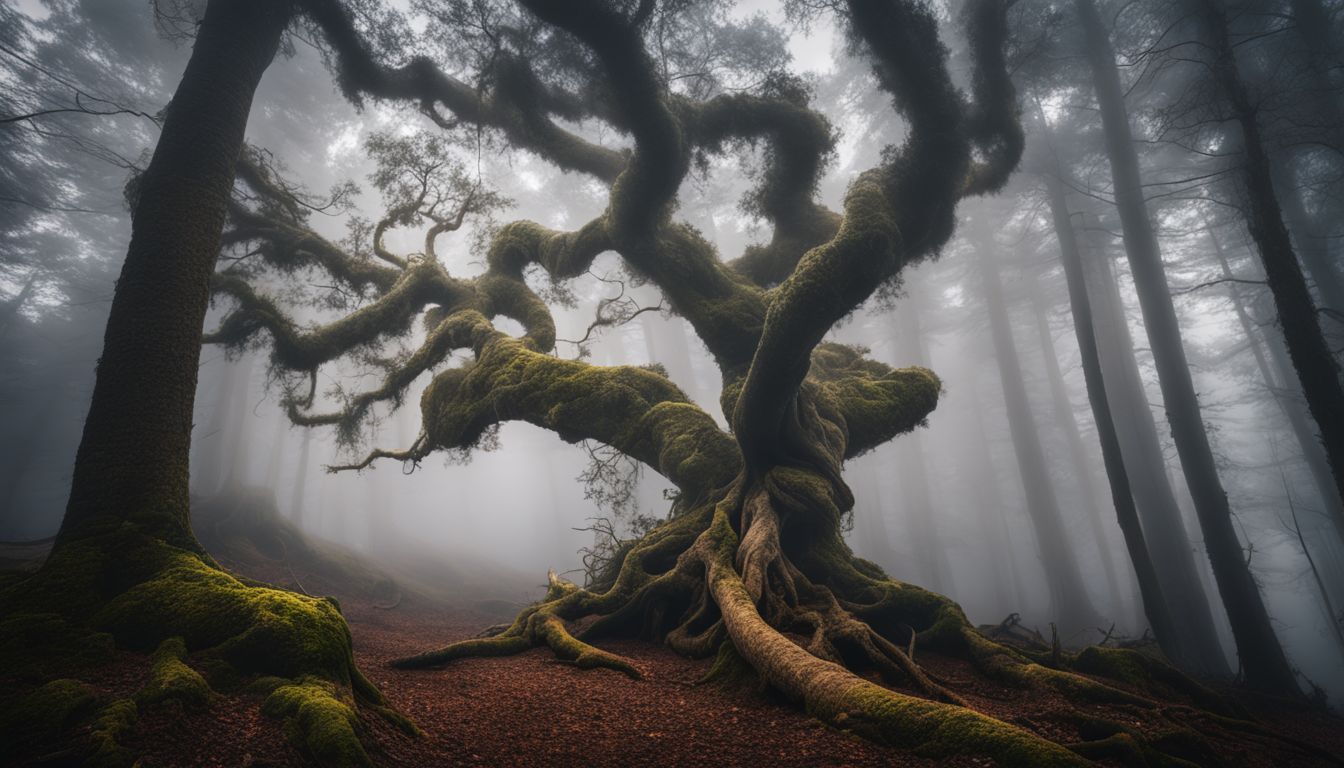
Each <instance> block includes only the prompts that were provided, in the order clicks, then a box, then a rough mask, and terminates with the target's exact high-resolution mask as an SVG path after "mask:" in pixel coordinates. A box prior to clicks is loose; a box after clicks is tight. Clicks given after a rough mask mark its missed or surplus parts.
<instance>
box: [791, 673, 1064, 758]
mask: <svg viewBox="0 0 1344 768" xmlns="http://www.w3.org/2000/svg"><path fill="white" fill-rule="evenodd" d="M838 704H839V706H838V707H837V708H836V709H835V710H834V711H814V714H816V715H817V716H819V717H821V718H822V719H824V720H826V721H828V722H831V723H832V724H834V725H836V726H837V727H839V728H843V729H845V730H849V731H853V732H855V733H858V734H859V735H862V736H865V737H867V738H869V739H872V740H873V741H877V742H879V743H886V744H892V745H894V746H908V747H915V748H916V750H917V752H918V753H919V754H920V755H923V756H925V757H931V758H944V757H948V756H951V755H955V754H984V755H989V756H991V757H993V759H994V760H995V762H996V763H997V764H998V765H1001V766H1005V767H1006V768H1007V767H1010V766H1021V767H1022V768H1050V767H1051V766H1080V765H1087V761H1086V760H1083V759H1082V758H1081V757H1079V756H1078V755H1075V754H1074V753H1072V752H1070V751H1069V750H1067V749H1065V748H1063V747H1061V746H1059V745H1058V744H1055V743H1053V742H1050V741H1048V740H1046V739H1043V738H1041V737H1039V736H1035V735H1033V734H1031V733H1028V732H1027V731H1024V730H1022V729H1021V728H1018V727H1016V726H1013V725H1009V724H1008V723H1005V722H1002V721H1000V720H995V719H994V718H991V717H988V716H986V715H982V714H980V713H979V712H975V711H974V710H970V709H965V708H962V707H954V706H950V705H947V704H939V703H936V702H931V701H928V700H925V699H917V698H914V697H910V696H903V695H900V694H895V693H893V692H892V691H889V690H887V689H886V688H883V687H881V686H879V685H874V684H873V683H869V682H865V681H860V682H857V683H855V684H854V685H853V686H852V687H851V688H850V689H849V690H848V691H846V692H845V694H844V695H843V696H842V697H841V699H840V700H839V702H838Z"/></svg>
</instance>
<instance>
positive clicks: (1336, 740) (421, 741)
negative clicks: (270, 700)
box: [0, 537, 1344, 768]
mask: <svg viewBox="0 0 1344 768" xmlns="http://www.w3.org/2000/svg"><path fill="white" fill-rule="evenodd" d="M203 538H204V537H203ZM214 554H215V556H216V557H217V559H218V560H219V561H220V563H221V564H222V565H224V566H225V567H226V568H228V569H229V570H231V571H234V572H236V573H240V574H242V575H245V576H248V577H250V578H253V579H257V580H260V581H266V582H269V583H271V584H274V585H276V586H280V587H284V588H288V589H296V590H300V591H306V592H308V593H311V594H321V595H332V596H334V597H336V598H337V599H338V600H339V601H340V604H341V607H342V612H343V613H344V615H345V617H346V619H347V621H348V622H349V625H350V629H351V632H352V634H353V637H354V649H355V658H356V661H357V662H358V664H359V666H360V668H361V669H362V670H363V671H364V672H365V674H366V675H367V676H368V677H369V678H370V679H371V680H372V681H373V682H374V683H375V684H377V685H378V687H379V688H380V689H381V690H382V691H383V694H384V695H385V696H386V697H387V699H388V702H389V703H390V704H391V705H392V706H393V707H394V708H396V709H397V710H398V711H400V712H401V713H403V714H405V715H407V716H409V717H410V718H411V719H412V720H413V721H414V722H415V723H416V724H417V725H418V726H419V727H420V728H421V729H422V730H423V732H424V735H423V737H419V738H417V737H413V736H408V735H406V734H404V733H402V732H401V731H399V730H397V729H395V728H393V727H392V726H390V725H387V724H385V721H384V720H381V719H380V718H378V717H377V716H376V715H375V714H373V713H372V712H369V713H366V714H367V715H368V716H367V717H366V718H365V721H366V722H367V723H369V724H370V728H371V732H370V733H368V734H366V735H367V736H368V737H369V738H367V739H366V742H368V743H369V745H370V747H371V749H370V753H371V756H372V757H373V758H374V759H375V761H377V762H378V763H379V764H380V765H390V766H433V765H451V766H594V767H601V766H744V767H745V766H753V767H754V766H770V768H785V767H788V766H800V767H801V766H809V767H811V766H817V767H821V766H837V767H838V766H855V767H856V768H857V767H858V766H893V765H894V766H925V765H953V766H976V765H992V764H993V763H992V762H990V761H988V760H984V759H976V758H967V757H961V758H956V759H954V760H952V761H944V762H939V761H935V760H930V759H926V758H922V757H920V756H918V755H915V754H914V753H912V752H909V751H901V750H895V749H890V748H886V747H881V746H878V745H876V744H873V743H871V742H868V741H864V740H861V739H859V738H857V737H854V736H851V735H849V734H846V733H844V732H841V731H838V730H835V729H833V728H829V727H827V726H824V725H822V724H821V723H820V722H818V721H816V720H814V719H812V718H810V717H808V716H807V715H806V714H804V713H803V712H802V711H801V710H799V709H798V708H796V707H794V706H792V705H791V704H789V703H788V702H786V701H783V700H782V699H780V698H778V697H777V696H775V695H773V694H771V693H769V692H766V691H761V690H758V689H756V688H755V687H753V686H751V685H750V684H747V685H742V684H739V685H736V686H730V685H726V684H707V685H696V684H695V683H696V681H697V680H699V679H700V678H701V677H703V676H704V675H705V673H706V672H707V671H708V669H709V666H710V664H711V660H708V659H706V660H690V659H685V658H682V657H680V656H678V655H677V654H675V653H673V652H672V651H671V650H669V649H668V648H666V647H664V646H660V645H656V644H653V643H649V642H642V641H637V640H608V641H604V642H602V643H601V646H602V647H603V648H606V649H608V650H612V651H615V652H616V653H619V654H622V655H624V656H626V657H628V658H630V659H632V660H634V662H635V663H636V664H637V665H638V666H639V667H640V668H642V669H643V670H645V672H646V676H645V678H644V679H642V680H631V679H629V678H627V677H625V676H623V675H620V674H618V673H616V672H612V671H608V670H600V669H599V670H591V671H580V670H578V669H576V668H574V667H572V666H567V665H565V664H562V663H557V662H556V661H555V659H554V656H553V654H551V653H550V652H549V651H546V650H542V649H538V650H534V651H531V652H529V653H524V654H521V655H518V656H512V657H506V658H495V659H468V660H462V661H458V662H454V663H453V664H451V665H450V666H448V667H446V668H444V669H439V670H406V671H403V670H397V669H392V668H391V667H389V666H388V665H387V662H388V661H389V660H391V659H394V658H397V657H401V656H407V655H411V654H414V653H418V652H420V651H424V650H427V649H430V648H434V647H437V646H440V645H443V644H445V643H447V642H449V641H453V640H459V639H464V638H468V637H472V636H474V635H476V634H477V633H478V632H479V631H480V630H481V629H482V628H484V627H486V626H489V625H492V624H497V623H499V622H502V621H509V620H511V619H512V618H513V615H514V614H515V613H516V612H517V610H518V609H519V608H520V607H521V605H519V604H515V603H511V602H506V601H504V600H500V599H487V600H481V601H473V600H472V599H471V598H470V597H466V594H467V593H458V594H457V595H452V596H445V595H443V594H440V595H439V596H438V597H437V598H430V597H425V596H424V595H422V594H416V593H412V592H409V591H406V592H401V593H400V594H398V592H399V590H396V589H393V590H392V591H391V592H389V591H387V589H386V584H384V585H383V587H380V588H379V589H377V590H371V589H370V588H369V584H370V583H371V580H370V579H369V578H368V573H367V572H365V573H364V574H363V575H361V576H360V577H359V578H356V579H350V580H343V579H342V578H340V577H338V576H336V575H335V574H334V573H333V571H332V570H330V568H312V569H308V568H305V567H304V566H303V565H302V564H296V563H293V562H290V561H288V560H287V559H277V558H272V557H266V556H261V555H259V554H258V553H257V551H256V550H253V549H251V548H250V547H244V548H241V549H240V548H237V547H231V548H229V550H228V552H220V551H215V552H214ZM346 562H347V563H348V562H349V561H346ZM538 581H540V580H538ZM536 591H537V593H538V594H540V592H541V587H540V586H538V588H537V590H536ZM499 593H500V592H499V591H496V594H499ZM475 594H480V593H479V592H475ZM379 606H391V607H379ZM919 660H920V662H921V663H922V664H923V665H925V666H926V667H928V668H931V669H932V670H934V671H936V672H937V673H939V674H940V675H941V676H942V677H944V678H946V679H951V680H958V679H963V680H970V679H972V677H973V676H972V675H971V674H970V671H969V670H968V669H962V668H961V667H960V666H959V665H960V664H961V662H956V661H953V660H950V659H944V658H939V657H937V656H934V655H932V654H924V655H923V656H922V657H921V658H920V659H919ZM148 665H149V661H148V657H146V656H144V655H142V654H134V653H127V652H119V653H118V655H117V657H116V661H115V662H114V663H113V664H110V665H106V666H104V667H103V668H102V669H100V670H99V671H98V672H97V673H96V674H95V676H94V677H93V678H92V679H89V680H88V682H89V683H90V684H91V685H92V686H93V687H94V688H95V689H96V690H99V691H100V692H103V693H108V694H120V695H129V694H130V693H132V692H134V691H135V690H136V688H138V687H139V686H140V685H141V684H143V681H144V680H145V678H146V676H147V674H148ZM1112 684H1114V682H1113V681H1112ZM958 693H959V694H961V695H962V696H964V697H965V698H967V699H968V701H969V702H970V703H971V704H972V705H973V706H974V707H975V708H976V709H979V710H981V711H983V712H986V713H989V714H991V715H993V716H995V717H998V718H1000V719H1003V720H1007V721H1009V722H1013V723H1015V724H1018V725H1020V726H1022V727H1024V728H1027V729H1028V730H1031V731H1034V732H1037V733H1040V734H1043V735H1046V736H1048V737H1050V738H1052V739H1055V740H1057V741H1065V742H1067V741H1072V740H1076V739H1077V738H1078V734H1077V732H1076V730H1074V726H1071V725H1067V723H1069V722H1074V721H1076V717H1074V716H1075V715H1077V714H1080V713H1082V714H1090V715H1097V716H1104V717H1108V718H1112V719H1115V718H1119V719H1121V720H1123V721H1124V722H1132V723H1134V725H1135V727H1136V728H1138V729H1139V730H1143V728H1144V725H1143V723H1142V722H1141V718H1136V716H1135V715H1134V713H1125V712H1122V711H1119V710H1116V709H1112V708H1108V707H1106V706H1102V705H1093V704H1085V703H1083V704H1080V703H1079V702H1077V701H1072V700H1068V699H1066V698H1064V697H1062V696H1058V695H1055V694H1049V693H1044V692H1041V691H1030V692H1028V691H1021V690H1015V689H1008V688H1000V687H995V686H993V685H989V684H986V683H984V682H983V680H982V679H981V680H978V681H977V682H975V683H974V684H969V683H968V685H967V686H966V687H964V688H958ZM261 704H262V697H261V696H260V695H251V694H247V693H231V694H228V695H222V696H219V697H217V698H216V699H215V700H213V701H212V702H211V703H210V705H209V706H208V708H207V709H205V710H204V711H200V712H183V711H174V710H171V709H159V710H151V711H148V712H145V713H143V714H142V716H141V718H140V721H139V723H138V724H137V726H136V728H135V731H134V733H133V734H131V735H130V736H129V737H128V738H126V739H125V740H124V742H123V743H124V745H125V746H126V747H129V748H130V749H132V750H134V751H135V752H136V753H138V754H139V755H140V758H141V759H140V763H139V765H141V766H143V768H156V767H160V766H163V767H167V766H230V767H232V766H301V765H310V764H311V763H310V762H308V761H307V760H305V758H304V756H303V755H302V754H301V753H300V752H299V751H298V750H297V749H296V748H295V747H294V746H293V745H291V744H290V742H289V741H288V740H287V739H286V737H285V734H284V732H283V730H282V729H281V728H279V727H277V723H276V722H275V721H274V720H272V719H270V718H267V717H266V716H265V715H263V714H262V712H261ZM1242 704H1243V705H1244V706H1246V707H1247V709H1248V710H1249V711H1250V713H1251V714H1252V715H1253V716H1254V718H1255V719H1256V720H1257V721H1258V723H1259V724H1260V725H1261V726H1262V727H1263V728H1264V729H1265V731H1267V732H1268V733H1270V734H1272V735H1270V736H1266V737H1257V738H1255V739H1250V740H1238V741H1237V742H1236V743H1226V744H1213V745H1212V746H1213V748H1214V749H1215V751H1216V752H1217V757H1218V762H1220V763H1222V764H1225V765H1229V766H1291V765H1340V764H1341V763H1340V762H1339V761H1338V757H1334V756H1339V755H1344V723H1341V721H1340V720H1339V719H1337V718H1335V717H1333V716H1330V715H1327V714H1325V713H1323V712H1320V711H1303V710H1294V711H1286V710H1281V709H1276V708H1274V707H1272V706H1266V705H1264V704H1257V703H1256V702H1253V701H1249V700H1242ZM1126 718H1128V719H1126ZM1285 745H1287V746H1285ZM1299 747H1300V748H1299ZM1313 751H1314V753H1315V754H1312V752H1313ZM61 758H62V755H61V754H60V753H59V752H56V753H51V754H43V755H28V756H26V757H24V758H21V759H20V762H18V763H17V764H19V765H59V764H62V759H61ZM8 759H13V756H11V757H10V758H6V757H4V756H3V755H0V764H7V760H8ZM1201 762H1204V761H1201ZM1210 764H1213V763H1212V761H1210Z"/></svg>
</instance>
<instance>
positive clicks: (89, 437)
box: [60, 0, 292, 549]
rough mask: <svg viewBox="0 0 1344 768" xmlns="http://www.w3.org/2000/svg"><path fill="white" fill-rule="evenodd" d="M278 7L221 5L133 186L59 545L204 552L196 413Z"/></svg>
mask: <svg viewBox="0 0 1344 768" xmlns="http://www.w3.org/2000/svg"><path fill="white" fill-rule="evenodd" d="M291 12H292V9H291V5H290V3H289V2H285V1H284V0H233V1H232V2H222V1H221V0H213V1H212V2H210V3H209V5H208V6H207V7H206V11H205V17H204V19H203V20H202V22H201V25H200V27H199V30H198V34H197V38H196V43H195V47H194V49H193V51H192V55H191V59H190V61H188V63H187V68H186V72H185V73H184V74H183V76H182V82H181V84H180V85H179V86H178V89H177V92H176V94H175V95H174V96H173V101H172V103H171V104H170V105H169V106H168V111H167V115H166V116H165V119H164V124H163V131H162V133H161V134H160V137H159V142H158V145H157V146H156V147H155V149H154V157H153V159H152V160H151V161H150V163H149V167H148V168H147V169H146V170H145V172H144V174H143V175H142V176H141V177H140V180H139V185H138V187H139V189H138V196H137V198H138V199H137V200H136V201H135V204H134V206H133V221H132V230H131V243H130V247H129V249H128V251H127V255H126V263H125V265H124V266H123V267H122V271H121V276H120V278H119V279H118V281H117V290H116V294H115V295H114V297H113V299H112V307H111V312H110V314H109V316H108V322H107V331H106V334H105V335H104V342H103V354H102V357H101V359H100V360H99V363H98V371H97V377H96V383H95V384H94V391H93V400H92V404H91V405H90V407H89V416H88V420H87V421H86V422H85V425H84V436H83V440H82V442H81V443H80V446H79V451H78V454H77V456H76V459H75V469H74V479H73V482H72V484H71V489H70V500H69V503H68V505H67V507H66V513H65V520H64V522H63V524H62V528H61V536H60V540H61V542H62V543H63V542H65V541H69V540H71V539H74V538H79V537H81V536H83V535H85V534H86V532H87V533H93V532H96V531H97V529H98V528H99V526H98V525H96V524H93V523H95V522H96V521H98V520H100V519H101V520H106V521H126V520H134V521H135V522H136V523H138V524H140V525H141V526H143V527H144V528H145V530H146V531H147V532H149V533H152V534H154V535H159V536H162V537H164V538H165V539H166V540H168V541H170V542H173V543H176V544H178V545H181V546H185V547H190V548H193V549H199V544H197V542H196V539H195V537H194V536H193V535H192V533H191V523H190V515H189V507H190V502H189V495H188V463H189V456H190V448H191V422H192V405H193V402H194V400H195V396H196V374H197V366H198V364H199V362H200V355H201V332H202V329H201V327H202V324H203V323H204V321H205V310H206V306H207V304H208V301H209V283H210V275H211V273H212V272H213V271H214V266H215V260H216V258H217V256H218V255H219V242H220V234H221V232H222V230H223V227H224V219H225V215H226V210H227V206H228V200H229V195H230V193H231V190H232V188H233V174H234V164H235V163H236V161H237V158H238V154H239V152H240V151H241V150H242V147H243V134H244V130H245V129H246V127H247V117H248V112H249V110H250V109H251V105H252V97H253V94H254V93H255V91H256V87H257V84H258V82H259V81H260V80H261V76H262V73H263V72H265V71H266V68H267V67H268V66H269V65H270V63H271V60H272V59H273V58H274V57H275V53H276V51H277V50H278V48H279V45H280V37H281V35H282V33H283V32H284V29H285V26H286V25H287V24H288V22H289V19H290V16H291Z"/></svg>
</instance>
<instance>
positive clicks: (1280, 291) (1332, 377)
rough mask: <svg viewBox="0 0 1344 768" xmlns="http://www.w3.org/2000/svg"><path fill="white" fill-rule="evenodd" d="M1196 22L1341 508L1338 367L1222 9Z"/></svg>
mask: <svg viewBox="0 0 1344 768" xmlns="http://www.w3.org/2000/svg"><path fill="white" fill-rule="evenodd" d="M1203 9H1204V12H1203V15H1202V20H1203V23H1204V27H1205V30H1206V34H1208V35H1209V36H1210V41H1211V43H1212V46H1213V51H1214V56H1215V58H1214V65H1213V73H1214V77H1215V79H1216V80H1217V81H1218V86H1219V88H1220V90H1221V91H1222V95H1223V99H1224V100H1225V101H1226V102H1227V104H1228V105H1229V106H1230V107H1231V108H1232V115H1233V116H1234V118H1235V120H1236V123H1237V126H1238V127H1239V128H1240V129H1241V140H1242V150H1243V151H1244V152H1245V154H1246V157H1245V161H1244V163H1243V166H1242V176H1243V183H1244V185H1245V191H1246V202H1247V213H1248V219H1247V222H1246V223H1247V226H1248V228H1249V229H1250V232H1251V239H1253V240H1254V241H1255V244H1256V251H1257V252H1258V253H1259V256H1260V263H1261V265H1263V267H1264V270H1265V278H1266V281H1267V283H1268V285H1269V292H1270V295H1271V296H1273V297H1274V308H1275V310H1276V311H1277V313H1278V318H1279V325H1280V327H1282V329H1283V338H1284V341H1285V342H1286V344H1287V346H1288V357H1289V358H1290V359H1291V360H1292V362H1293V368H1294V369H1295V370H1296V371H1297V378H1298V381H1299V382H1300V383H1301V385H1302V394H1303V396H1304V397H1305V399H1306V401H1307V409H1308V410H1309V411H1310V412H1311V415H1312V418H1314V419H1315V420H1316V426H1317V428H1318V429H1319V430H1320V439H1321V444H1322V445H1323V446H1324V447H1325V455H1326V457H1327V458H1328V459H1329V462H1330V466H1331V467H1332V468H1333V473H1334V476H1335V487H1336V489H1337V493H1338V496H1337V498H1336V499H1335V501H1341V500H1344V386H1342V385H1341V384H1340V380H1339V373H1340V371H1339V364H1338V362H1336V360H1335V355H1334V353H1333V351H1332V350H1331V349H1330V345H1329V344H1327V343H1326V340H1325V334H1324V333H1323V332H1322V330H1321V321H1320V315H1319V314H1318V313H1317V311H1316V302H1315V300H1314V299H1313V298H1312V295H1311V290H1310V289H1309V288H1308V287H1307V280H1306V277H1305V276H1303V274H1302V266H1301V264H1300V263H1299V262H1298V260H1297V254H1296V253H1295V252H1294V250H1293V243H1292V240H1291V239H1290V237H1289V235H1288V227H1287V226H1285V225H1284V223H1283V210H1282V208H1281V207H1280V206H1279V199H1278V195H1277V194H1276V193H1275V190H1274V180H1273V176H1272V171H1271V168H1270V163H1269V153H1268V152H1267V151H1266V149H1265V143H1264V140H1263V139H1262V138H1261V134H1260V124H1259V118H1258V116H1257V114H1256V108H1255V107H1254V105H1252V103H1251V99H1250V95H1249V94H1248V93H1247V92H1246V87H1245V84H1244V83H1243V82H1242V79H1241V70H1240V68H1239V66H1238V64H1237V60H1236V54H1235V52H1234V51H1233V49H1232V43H1231V41H1230V40H1229V39H1228V34H1227V19H1226V17H1225V16H1224V13H1223V10H1222V8H1221V7H1219V6H1218V5H1215V4H1211V3H1209V2H1205V3H1204V5H1203Z"/></svg>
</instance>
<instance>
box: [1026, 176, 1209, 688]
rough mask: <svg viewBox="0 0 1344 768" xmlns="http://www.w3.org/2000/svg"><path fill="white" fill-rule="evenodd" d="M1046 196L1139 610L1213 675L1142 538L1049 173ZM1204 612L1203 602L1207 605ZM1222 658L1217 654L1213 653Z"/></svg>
mask: <svg viewBox="0 0 1344 768" xmlns="http://www.w3.org/2000/svg"><path fill="white" fill-rule="evenodd" d="M1045 183H1046V188H1047V191H1048V193H1049V195H1050V213H1051V217H1052V220H1053V223H1054V227H1055V236H1056V238H1057V239H1058V240H1059V252H1060V261H1061V262H1062V263H1063V265H1064V279H1065V281H1066V283H1067V285H1068V292H1069V309H1070V311H1071V313H1072V315H1073V330H1074V334H1075V336H1077V338H1078V351H1079V355H1080V357H1081V358H1082V364H1083V380H1084V381H1085V382H1086V384H1087V400H1088V403H1089V404H1090V405H1091V407H1092V419H1093V421H1095V422H1096V425H1097V438H1098V440H1099V441H1100V442H1101V458H1102V462H1103V463H1104V464H1105V467H1106V480H1107V482H1108V484H1109V485H1110V490H1111V503H1112V504H1113V505H1114V506H1115V518H1116V522H1117V523H1119V525H1120V532H1121V533H1123V534H1124V537H1125V550H1126V551H1127V552H1128V553H1129V560H1130V562H1131V563H1132V564H1133V566H1134V574H1135V576H1136V577H1137V579H1138V582H1139V597H1140V599H1141V601H1142V603H1143V615H1144V616H1145V617H1146V618H1147V619H1148V623H1149V625H1150V626H1151V628H1152V631H1153V635H1154V637H1156V638H1157V642H1158V645H1159V646H1161V648H1162V650H1163V652H1164V653H1166V654H1167V656H1168V657H1169V658H1171V659H1172V660H1173V661H1174V662H1176V663H1177V664H1178V665H1180V666H1181V667H1182V668H1184V669H1188V670H1192V671H1196V672H1201V673H1205V674H1214V673H1217V672H1219V671H1224V672H1225V671H1226V670H1225V669H1224V670H1220V669H1219V667H1220V666H1221V665H1211V664H1209V663H1208V662H1207V661H1206V660H1205V659H1204V658H1203V655H1202V653H1201V650H1202V649H1201V648H1200V647H1199V643H1198V638H1197V637H1194V636H1191V634H1190V633H1189V632H1182V631H1181V629H1180V627H1179V625H1178V624H1177V622H1176V621H1174V620H1173V610H1172V606H1171V604H1170V603H1169V602H1168V596H1167V594H1166V591H1165V589H1164V588H1163V586H1162V579H1161V578H1160V577H1159V576H1158V572H1157V568H1156V566H1155V565H1154V563H1153V557H1152V553H1151V552H1150V550H1149V547H1148V543H1147V541H1146V540H1145V538H1144V531H1143V525H1142V524H1141V523H1140V521H1139V512H1138V509H1137V507H1136V506H1135V504H1134V495H1133V494H1132V493H1131V492H1130V478H1129V472H1128V471H1127V470H1126V468H1125V458H1124V455H1123V454H1122V453H1121V450H1120V437H1119V434H1118V433H1117V431H1116V428H1115V418H1114V416H1113V414H1112V413H1111V405H1110V401H1109V400H1108V399H1107V394H1106V380H1105V377H1104V376H1103V375H1102V369H1101V355H1100V352H1099V350H1098V347H1097V335H1096V331H1095V330H1094V323H1093V317H1092V302H1091V299H1090V298H1089V297H1088V294H1087V282H1086V279H1085V277H1084V275H1083V262H1082V251H1081V249H1080V248H1079V247H1078V237H1077V233H1076V232H1075V231H1074V229H1073V218H1072V215H1071V214H1070V213H1069V207H1068V199H1067V198H1066V197H1065V195H1064V185H1063V184H1061V183H1060V181H1059V179H1057V178H1055V177H1053V176H1047V177H1046V178H1045ZM1205 610H1206V611H1207V610H1208V608H1207V606H1206V607H1205ZM1216 658H1217V659H1218V660H1219V661H1221V658H1222V656H1221V654H1219V655H1218V656H1217V657H1216Z"/></svg>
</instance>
